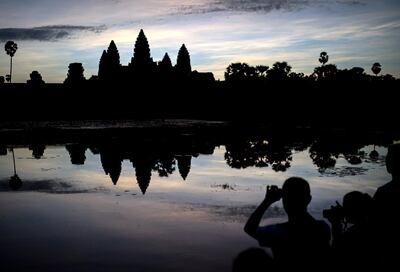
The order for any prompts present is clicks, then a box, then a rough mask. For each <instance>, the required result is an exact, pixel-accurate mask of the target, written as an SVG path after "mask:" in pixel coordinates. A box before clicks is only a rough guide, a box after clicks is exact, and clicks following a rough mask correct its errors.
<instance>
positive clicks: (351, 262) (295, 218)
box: [233, 144, 400, 272]
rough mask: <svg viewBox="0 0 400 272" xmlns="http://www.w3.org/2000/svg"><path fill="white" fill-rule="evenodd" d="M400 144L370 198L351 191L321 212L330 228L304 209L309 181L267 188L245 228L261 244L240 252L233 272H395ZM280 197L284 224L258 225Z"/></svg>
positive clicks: (391, 152)
mask: <svg viewBox="0 0 400 272" xmlns="http://www.w3.org/2000/svg"><path fill="white" fill-rule="evenodd" d="M399 166H400V144H394V145H391V146H390V147H389V149H388V154H387V157H386V167H387V171H388V173H390V174H391V175H392V180H391V181H390V182H388V183H386V184H385V185H383V186H381V187H379V188H378V190H377V191H376V192H375V194H374V195H373V197H371V196H370V195H369V194H366V193H363V192H360V191H352V192H349V193H347V194H346V195H345V196H344V197H343V201H342V204H340V203H337V204H336V205H333V206H331V208H330V209H326V210H324V211H323V217H324V218H326V219H327V220H328V221H329V223H330V225H331V226H329V225H328V224H327V223H326V222H325V221H323V220H316V219H315V218H313V217H312V216H311V215H310V214H309V213H308V211H307V206H308V204H309V203H310V201H311V198H312V197H311V190H310V186H309V184H308V182H307V181H306V180H304V179H302V178H299V177H292V178H289V179H287V180H286V181H285V182H284V184H283V186H282V188H281V189H280V188H278V187H277V186H268V187H267V193H266V196H265V199H264V200H263V201H262V202H261V204H260V205H259V206H258V207H257V209H256V210H255V211H254V212H253V214H252V215H251V216H250V218H249V219H248V221H247V223H246V225H245V227H244V230H245V232H246V233H247V234H248V235H250V236H251V237H253V238H254V239H256V240H257V241H258V243H259V245H260V246H262V247H269V248H271V250H272V253H273V256H270V255H268V254H267V253H266V252H265V251H264V250H263V249H262V248H250V249H248V250H246V251H243V252H241V253H240V254H239V255H238V256H237V257H236V259H235V260H234V263H233V271H234V272H239V271H248V272H251V271H398V269H399V263H398V260H397V258H398V256H397V255H398V245H399V243H400V240H399V238H400V235H399V233H400V228H399V227H400V224H399V222H400V221H399V218H398V214H399V213H398V212H399V208H400V197H399V196H400V181H399V178H400V176H399V174H400V167H399ZM280 199H282V202H283V207H284V209H285V211H286V213H287V216H288V221H287V222H284V223H279V224H273V225H267V226H260V222H261V219H262V217H263V214H264V213H265V211H266V210H267V209H268V208H269V207H270V206H271V205H272V204H273V203H275V202H277V201H279V200H280Z"/></svg>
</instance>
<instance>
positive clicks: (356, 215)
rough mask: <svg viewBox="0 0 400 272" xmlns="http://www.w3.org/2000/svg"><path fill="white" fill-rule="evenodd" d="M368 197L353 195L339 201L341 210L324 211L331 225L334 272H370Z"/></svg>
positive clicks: (355, 192) (370, 242)
mask: <svg viewBox="0 0 400 272" xmlns="http://www.w3.org/2000/svg"><path fill="white" fill-rule="evenodd" d="M371 209H372V197H371V196H370V195H368V194H365V193H362V192H359V191H353V192H350V193H347V194H346V195H345V196H344V197H343V206H340V205H337V206H333V207H332V208H331V209H329V210H324V217H326V218H327V219H328V220H329V222H330V223H331V225H332V238H333V239H332V247H333V254H334V262H333V263H334V264H335V267H336V269H338V270H339V269H345V270H346V271H374V265H375V259H376V258H375V257H374V255H375V249H374V248H373V245H374V243H373V237H372V227H371V222H370V213H371Z"/></svg>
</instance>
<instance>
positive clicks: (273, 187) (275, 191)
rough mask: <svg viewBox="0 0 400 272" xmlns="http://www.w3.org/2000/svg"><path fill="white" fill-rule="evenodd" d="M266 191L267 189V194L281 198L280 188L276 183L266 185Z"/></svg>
mask: <svg viewBox="0 0 400 272" xmlns="http://www.w3.org/2000/svg"><path fill="white" fill-rule="evenodd" d="M267 191H269V193H268V194H269V195H271V196H274V198H277V200H279V199H281V198H282V189H281V188H279V187H278V186H276V185H271V186H267Z"/></svg>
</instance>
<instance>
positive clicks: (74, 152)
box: [65, 144, 86, 165]
mask: <svg viewBox="0 0 400 272" xmlns="http://www.w3.org/2000/svg"><path fill="white" fill-rule="evenodd" d="M65 148H66V149H67V150H68V153H69V155H70V157H71V163H72V164H75V165H84V164H85V160H86V156H85V153H86V147H85V146H83V145H81V144H68V145H66V146H65Z"/></svg>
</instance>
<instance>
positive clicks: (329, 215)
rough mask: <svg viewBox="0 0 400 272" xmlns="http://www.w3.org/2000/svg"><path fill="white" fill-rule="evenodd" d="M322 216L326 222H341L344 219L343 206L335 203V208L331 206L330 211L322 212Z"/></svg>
mask: <svg viewBox="0 0 400 272" xmlns="http://www.w3.org/2000/svg"><path fill="white" fill-rule="evenodd" d="M322 216H323V217H324V218H326V219H328V220H343V219H344V209H343V206H342V205H340V204H339V203H338V202H337V201H336V205H335V206H331V208H330V209H326V210H323V211H322Z"/></svg>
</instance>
